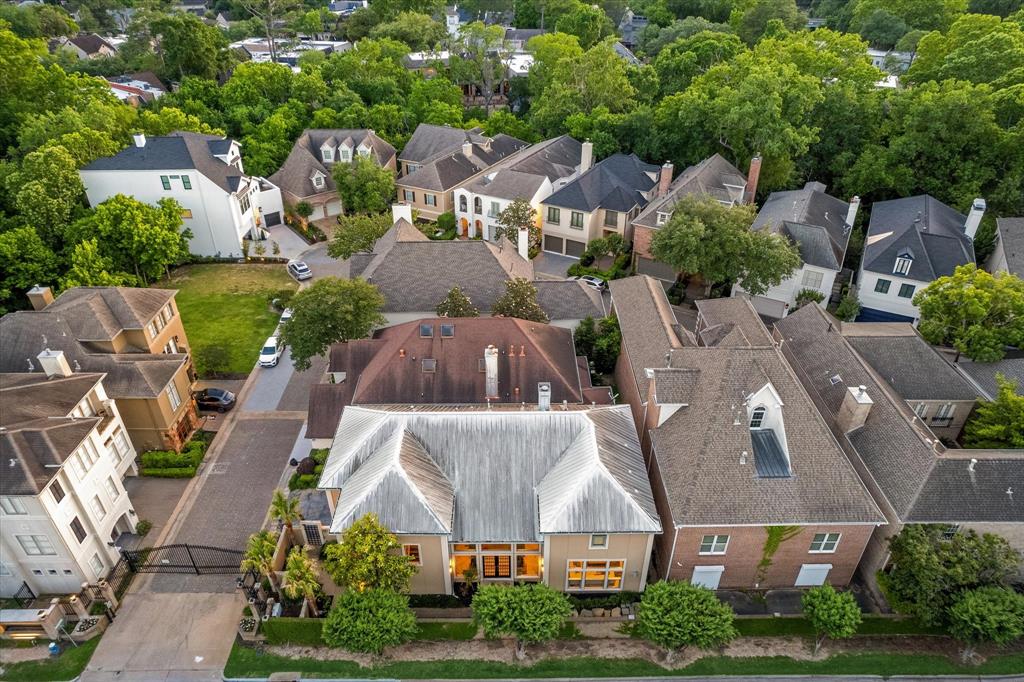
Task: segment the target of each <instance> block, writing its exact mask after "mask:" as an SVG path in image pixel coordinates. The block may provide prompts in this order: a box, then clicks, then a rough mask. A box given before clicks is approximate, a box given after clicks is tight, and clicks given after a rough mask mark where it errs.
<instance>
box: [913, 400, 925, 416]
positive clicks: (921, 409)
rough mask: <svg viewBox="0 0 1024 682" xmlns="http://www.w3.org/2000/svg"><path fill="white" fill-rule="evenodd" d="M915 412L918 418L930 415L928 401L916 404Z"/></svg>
mask: <svg viewBox="0 0 1024 682" xmlns="http://www.w3.org/2000/svg"><path fill="white" fill-rule="evenodd" d="M914 414H916V415H917V418H918V419H925V418H926V417H927V416H928V405H927V404H926V403H918V404H917V405H915V406H914Z"/></svg>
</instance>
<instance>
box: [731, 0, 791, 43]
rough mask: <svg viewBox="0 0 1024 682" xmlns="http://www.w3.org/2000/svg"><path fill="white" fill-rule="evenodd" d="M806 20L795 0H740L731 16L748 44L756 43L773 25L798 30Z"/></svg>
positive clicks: (738, 32) (737, 31)
mask: <svg viewBox="0 0 1024 682" xmlns="http://www.w3.org/2000/svg"><path fill="white" fill-rule="evenodd" d="M804 22H805V19H804V16H803V15H802V14H801V13H800V10H798V9H797V6H796V2H795V1H794V0H738V1H737V2H736V5H735V7H734V9H733V11H732V15H731V17H730V23H731V24H732V26H733V28H735V29H736V33H737V34H739V36H740V38H742V39H743V41H744V42H745V43H747V44H748V45H753V44H754V43H756V42H757V41H758V40H759V39H760V38H761V36H763V35H764V34H765V32H766V31H768V30H769V29H770V28H771V27H773V26H778V27H779V28H781V29H782V30H785V29H789V30H796V29H799V28H802V27H803V25H804Z"/></svg>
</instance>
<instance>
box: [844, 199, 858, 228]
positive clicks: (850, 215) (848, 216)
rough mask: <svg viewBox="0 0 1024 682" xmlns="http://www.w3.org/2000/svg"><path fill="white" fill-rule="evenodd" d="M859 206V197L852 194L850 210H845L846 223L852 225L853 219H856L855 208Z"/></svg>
mask: <svg viewBox="0 0 1024 682" xmlns="http://www.w3.org/2000/svg"><path fill="white" fill-rule="evenodd" d="M859 208H860V197H858V196H854V197H853V198H852V199H850V210H848V211H847V212H846V224H847V225H849V226H850V227H853V221H854V220H856V219H857V209H859Z"/></svg>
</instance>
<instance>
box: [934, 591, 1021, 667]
mask: <svg viewBox="0 0 1024 682" xmlns="http://www.w3.org/2000/svg"><path fill="white" fill-rule="evenodd" d="M949 631H950V633H951V634H952V635H953V636H954V637H956V638H957V639H959V640H960V641H961V642H964V644H966V647H965V649H964V652H963V657H964V659H965V660H969V659H970V658H971V657H972V656H973V654H974V647H976V646H977V645H979V644H986V643H992V644H998V645H1003V644H1009V643H1010V642H1012V641H1014V640H1017V639H1020V638H1021V637H1024V595H1021V594H1018V593H1017V592H1015V591H1014V590H1013V589H1011V588H1008V587H979V588H977V589H974V590H968V591H966V592H963V593H961V594H960V596H959V597H957V599H956V601H955V602H954V603H953V605H952V606H951V607H950V608H949Z"/></svg>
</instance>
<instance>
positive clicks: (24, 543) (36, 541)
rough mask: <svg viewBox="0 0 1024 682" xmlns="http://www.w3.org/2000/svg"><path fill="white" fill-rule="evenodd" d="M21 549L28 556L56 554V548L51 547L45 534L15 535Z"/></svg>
mask: <svg viewBox="0 0 1024 682" xmlns="http://www.w3.org/2000/svg"><path fill="white" fill-rule="evenodd" d="M14 537H16V538H17V539H18V544H19V545H21V549H22V551H24V552H25V554H27V555H28V556H56V555H57V550H55V549H54V548H53V543H52V542H50V538H48V537H46V536H45V535H15V536H14Z"/></svg>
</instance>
